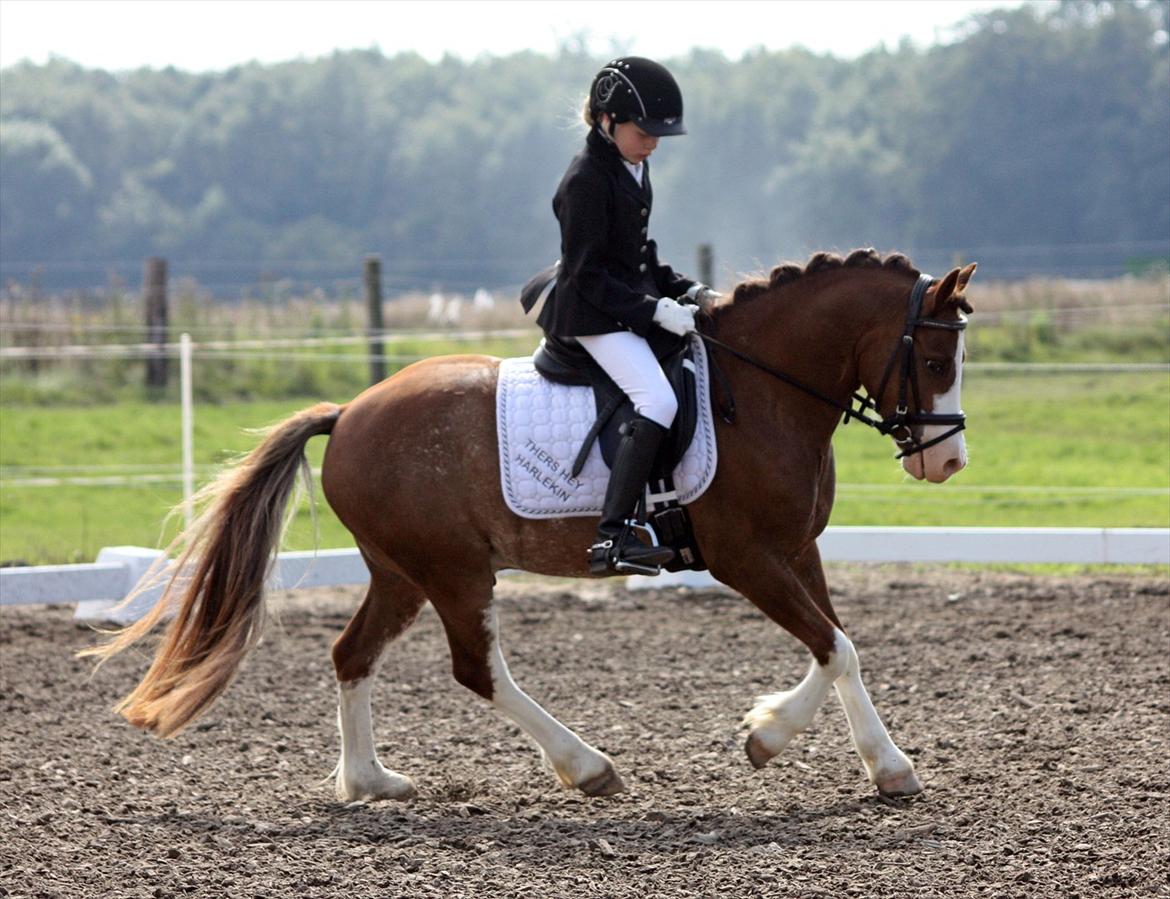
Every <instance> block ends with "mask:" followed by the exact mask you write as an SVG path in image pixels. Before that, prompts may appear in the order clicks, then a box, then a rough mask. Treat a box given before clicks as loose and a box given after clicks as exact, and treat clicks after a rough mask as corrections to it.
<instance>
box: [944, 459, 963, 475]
mask: <svg viewBox="0 0 1170 899" xmlns="http://www.w3.org/2000/svg"><path fill="white" fill-rule="evenodd" d="M962 470H963V460H962V459H960V458H959V457H958V456H952V457H951V458H949V459H947V461H946V462H944V463H943V467H942V471H943V477H947V478H949V477H950V476H951V475H953V474H955V473H956V472H959V471H962Z"/></svg>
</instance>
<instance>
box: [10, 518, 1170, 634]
mask: <svg viewBox="0 0 1170 899" xmlns="http://www.w3.org/2000/svg"><path fill="white" fill-rule="evenodd" d="M818 545H819V547H820V550H821V557H822V558H823V559H824V560H825V561H835V562H932V563H937V562H974V563H980V562H1014V563H1049V562H1066V563H1068V562H1071V563H1074V564H1082V565H1097V564H1121V565H1132V564H1143V565H1170V528H958V527H956V528H938V527H831V528H828V529H827V530H826V531H825V533H824V534H823V535H822V536H821V538H820V540H819V541H818ZM160 556H161V552H160V551H159V550H154V549H144V548H142V547H136V546H115V547H107V548H105V549H103V550H102V551H101V552H100V553H98V558H97V561H96V562H94V563H92V564H87V565H46V566H41V567H35V568H2V569H0V605H36V604H49V603H67V604H69V603H77V612H76V615H75V617H76V618H78V619H79V620H84V621H113V622H116V623H119V624H126V623H129V622H130V621H134V620H136V619H137V618H139V617H141V615H142V614H143V613H145V612H146V610H147V609H149V608H150V607H151V606H152V605H153V604H154V603H155V601H157V599H158V596H159V593H160V590H159V588H157V587H155V588H153V589H151V590H147V591H144V592H143V593H141V594H140V595H139V596H138V597H137V598H136V599H135V601H134V602H133V603H131V604H130V605H129V606H128V607H127V608H124V609H120V610H118V611H117V612H111V611H110V610H111V609H113V607H114V606H115V605H116V604H117V603H118V602H119V601H120V600H122V599H123V598H125V597H126V596H127V595H128V594H129V593H130V592H131V591H132V590H133V589H134V587H135V586H136V585H137V584H138V582H139V581H140V580H141V578H142V576H143V575H144V574H145V573H146V571H147V570H148V569H149V567H150V566H151V564H153V563H154V562H155V561H156V560H157V559H158V558H159V557H160ZM368 581H369V572H368V571H367V570H366V565H365V562H364V561H363V560H362V557H361V555H359V553H358V551H357V550H356V549H326V550H318V551H317V552H312V551H304V552H286V553H281V554H280V556H279V558H278V561H277V564H276V565H275V566H273V571H272V573H271V575H270V577H269V586H270V587H271V588H274V589H285V590H289V589H301V588H308V587H326V586H341V585H351V584H354V585H356V584H365V583H367V582H368ZM715 583H716V581H715V580H714V578H712V577H711V576H710V574H708V573H707V572H705V571H704V572H697V571H685V572H678V573H676V574H662V575H660V576H658V577H656V578H646V577H631V578H628V579H627V585H628V586H629V587H630V588H632V589H638V588H647V587H655V588H660V587H670V586H689V587H703V586H711V585H714V584H715Z"/></svg>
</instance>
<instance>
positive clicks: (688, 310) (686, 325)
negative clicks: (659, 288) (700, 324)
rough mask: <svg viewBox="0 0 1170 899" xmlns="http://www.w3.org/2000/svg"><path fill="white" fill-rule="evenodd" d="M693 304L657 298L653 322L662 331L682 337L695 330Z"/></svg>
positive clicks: (694, 309) (694, 308)
mask: <svg viewBox="0 0 1170 899" xmlns="http://www.w3.org/2000/svg"><path fill="white" fill-rule="evenodd" d="M696 311H697V308H696V307H695V306H683V305H682V304H681V303H678V302H676V301H675V300H672V299H670V298H669V297H663V298H662V299H660V300H658V305H657V307H656V308H655V310H654V323H655V324H656V325H658V326H659V327H660V328H662V329H663V330H664V331H669V332H670V333H671V334H677V335H679V337H682V336H683V335H684V334H690V333H691V332H692V331H694V330H695V312H696Z"/></svg>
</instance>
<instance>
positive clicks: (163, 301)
mask: <svg viewBox="0 0 1170 899" xmlns="http://www.w3.org/2000/svg"><path fill="white" fill-rule="evenodd" d="M142 293H143V299H144V301H145V304H146V342H147V343H152V344H154V345H155V347H156V349H155V350H154V351H153V352H151V353H149V354H148V355H147V357H146V386H147V388H148V389H158V390H162V389H165V388H166V386H167V356H166V349H165V346H164V345H165V344H166V342H167V261H166V260H165V259H162V258H160V257H158V256H151V257H150V258H149V259H147V260H146V267H145V270H144V272H143V276H142Z"/></svg>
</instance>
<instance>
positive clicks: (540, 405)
mask: <svg viewBox="0 0 1170 899" xmlns="http://www.w3.org/2000/svg"><path fill="white" fill-rule="evenodd" d="M692 340H693V341H694V346H695V354H694V355H695V384H696V388H697V391H696V392H697V399H698V409H699V415H698V421H697V422H696V423H695V437H694V439H693V440H692V441H691V445H690V448H689V449H688V450H687V452H686V455H685V456H683V458H682V461H681V462H679V464H678V467H677V468H675V470H674V485H675V489H676V490H677V492H678V501H679V502H680V503H682V504H683V505H686V504H687V503H689V502H693V501H694V500H696V499H698V498H699V496H701V495H702V493H703V491H704V490H706V489H707V487H708V485H709V484H710V483H711V479H712V478H713V477H714V476H715V464H716V455H715V424H714V420H713V418H712V416H711V391H710V388H709V384H708V372H707V354H706V350H705V348H704V346H703V342H702V341H701V340H699V339H698V338H697V337H693V338H692ZM596 418H597V405H596V403H595V402H594V400H593V388H592V387H570V386H568V385H565V384H554V383H553V382H552V381H549V380H548V379H547V378H545V377H543V376H542V375H540V374H539V373H538V372H537V371H536V368H535V367H534V366H533V364H532V359H531V358H530V357H523V358H519V359H505V360H504V361H503V362H502V363H501V364H500V381H499V386H498V387H497V389H496V431H497V433H498V435H499V440H500V479H501V483H502V486H503V489H504V499H505V500H506V501H507V503H508V508H509V509H511V510H512V511H513V512H515V513H516V514H517V515H519V516H521V517H523V518H566V517H572V516H586V515H600V514H601V506H602V503H603V501H604V500H605V487H606V484H608V483H609V467H608V466H607V465H606V464H605V461H604V460H603V459H602V457H601V444H600V441H597V440H595V441H594V443H593V446H592V447H590V449H589V457H588V459H587V460H586V462H585V467H584V468H583V469H581V473H580V474H579V475H578V476H577V477H576V478H574V477H572V475H571V474H570V471H571V470H572V467H573V460H574V459H576V458H577V453H578V451H579V450H580V449H581V442H582V441H583V440H584V439H585V435H586V434H587V433H589V429H590V428H591V427H592V426H593V422H594V421H595V420H596Z"/></svg>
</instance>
